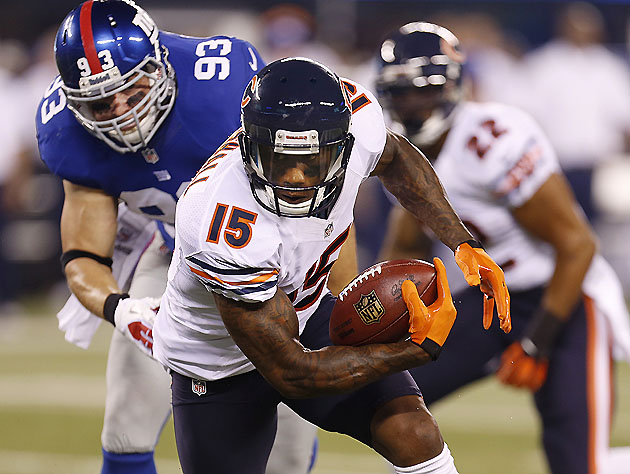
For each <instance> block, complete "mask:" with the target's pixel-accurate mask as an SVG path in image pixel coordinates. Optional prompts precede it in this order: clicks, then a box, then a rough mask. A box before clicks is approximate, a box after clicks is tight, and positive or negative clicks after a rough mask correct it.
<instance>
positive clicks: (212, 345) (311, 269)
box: [153, 83, 386, 380]
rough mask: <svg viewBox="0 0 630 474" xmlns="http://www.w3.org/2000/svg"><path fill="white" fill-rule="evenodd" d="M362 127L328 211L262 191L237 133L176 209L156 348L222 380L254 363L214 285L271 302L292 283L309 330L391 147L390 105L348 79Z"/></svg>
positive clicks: (172, 361) (164, 358)
mask: <svg viewBox="0 0 630 474" xmlns="http://www.w3.org/2000/svg"><path fill="white" fill-rule="evenodd" d="M347 89H348V91H349V93H350V99H351V101H352V105H353V115H352V125H351V128H350V132H351V133H352V134H353V135H354V137H355V142H354V146H353V148H352V153H351V155H350V159H349V163H348V168H347V171H346V175H345V180H344V183H343V188H342V192H341V194H340V196H339V199H338V200H337V203H336V204H335V205H334V207H333V209H332V211H331V213H330V215H329V217H328V219H326V220H324V219H320V218H315V217H302V218H287V217H279V216H277V215H276V214H273V213H271V212H269V211H267V210H265V209H264V208H263V207H262V206H260V205H259V204H258V202H257V201H256V200H255V199H254V196H253V194H252V191H251V188H250V182H249V180H248V177H247V174H246V172H245V168H244V165H243V159H242V157H241V151H240V148H239V146H238V140H237V139H236V134H235V135H234V136H232V137H231V138H230V139H228V140H227V141H226V143H225V144H224V145H223V146H222V147H221V148H219V150H218V151H217V152H216V153H215V154H214V155H213V156H212V157H211V158H210V159H209V160H208V161H207V162H206V164H205V165H204V166H203V167H202V168H201V170H200V171H199V173H198V174H197V175H196V176H195V178H194V179H193V181H192V182H191V184H190V185H189V187H188V189H187V190H186V192H185V193H184V194H183V195H182V197H181V198H180V200H179V202H178V204H177V209H176V220H175V228H176V237H175V251H174V254H173V260H172V262H171V266H170V269H169V275H168V284H167V288H166V292H165V294H164V296H163V298H162V303H161V306H160V311H159V313H158V316H157V319H156V323H155V326H154V329H153V335H154V340H155V342H154V346H153V353H154V356H155V357H156V358H157V359H158V360H159V361H160V362H162V363H163V364H164V365H165V366H166V367H169V368H171V369H173V370H175V371H176V372H179V373H181V374H184V375H187V376H190V377H198V378H202V379H206V380H216V379H221V378H224V377H228V376H232V375H236V374H240V373H244V372H247V371H250V370H253V369H254V366H253V364H252V363H251V362H250V361H249V360H248V359H247V357H245V355H244V354H243V353H242V352H241V350H240V349H239V347H238V346H237V345H236V343H235V342H234V341H233V340H232V338H231V337H230V334H229V333H228V331H227V329H226V328H225V326H224V324H223V321H222V319H221V315H220V314H219V312H218V310H217V308H216V306H215V304H214V297H213V295H212V292H216V293H220V294H222V295H224V296H226V297H229V298H233V299H236V300H241V301H244V302H252V303H253V302H261V301H265V300H268V299H270V298H271V297H273V296H274V294H275V293H276V291H277V290H278V289H281V290H282V291H284V292H285V293H286V294H287V295H288V296H289V298H290V299H291V301H292V302H293V306H294V308H295V310H296V313H297V316H298V320H299V328H300V333H301V332H302V330H303V329H304V326H305V325H306V322H307V321H308V319H309V317H310V316H311V315H312V314H313V313H314V312H315V310H316V308H317V306H318V305H319V302H320V300H321V299H322V297H323V296H324V295H325V294H326V293H327V292H328V291H329V290H328V289H327V286H326V283H327V281H328V273H329V271H330V267H331V266H332V263H333V262H334V261H335V260H336V259H337V257H338V255H339V250H340V247H341V244H342V243H343V242H344V241H345V239H346V237H347V235H348V232H349V229H350V226H351V224H352V221H353V208H354V203H355V200H356V197H357V193H358V190H359V186H360V184H361V183H362V182H363V181H364V180H365V179H366V178H367V177H368V176H369V174H370V173H371V172H372V170H373V169H374V168H375V166H376V164H377V163H378V160H379V158H380V156H381V153H382V152H383V148H384V146H385V140H386V129H385V124H384V121H383V115H382V110H381V107H380V105H378V103H377V102H376V99H375V98H374V96H373V95H372V94H371V93H370V92H368V91H367V90H366V89H364V88H363V87H361V86H359V85H356V84H354V83H347Z"/></svg>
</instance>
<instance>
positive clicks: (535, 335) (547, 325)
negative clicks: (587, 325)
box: [497, 309, 564, 392]
mask: <svg viewBox="0 0 630 474" xmlns="http://www.w3.org/2000/svg"><path fill="white" fill-rule="evenodd" d="M563 325H564V323H563V322H562V321H561V320H560V319H559V318H558V317H556V316H554V315H553V314H551V313H550V312H549V311H546V310H544V309H540V310H539V311H538V312H537V313H536V315H535V316H534V318H533V319H532V322H531V324H530V325H529V327H528V328H527V330H526V331H525V336H524V337H523V338H522V339H521V340H520V341H516V342H513V343H512V344H511V345H510V346H509V347H508V348H507V349H506V350H505V351H504V352H503V354H502V355H501V363H500V365H499V369H498V370H497V377H498V379H499V380H500V381H501V382H503V383H504V384H507V385H513V386H515V387H523V388H528V389H529V390H531V391H532V392H535V391H537V390H538V389H540V387H542V385H543V383H545V380H546V379H547V369H548V367H549V355H550V354H551V351H552V349H553V345H554V342H555V340H556V338H557V336H558V334H559V333H560V331H561V330H562V327H563Z"/></svg>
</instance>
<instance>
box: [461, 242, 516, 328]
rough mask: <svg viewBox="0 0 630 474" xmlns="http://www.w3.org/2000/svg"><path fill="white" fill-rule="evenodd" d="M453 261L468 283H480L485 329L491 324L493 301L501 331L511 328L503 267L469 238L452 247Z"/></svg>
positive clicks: (472, 284)
mask: <svg viewBox="0 0 630 474" xmlns="http://www.w3.org/2000/svg"><path fill="white" fill-rule="evenodd" d="M455 261H456V262H457V265H458V266H459V268H460V269H461V270H462V272H463V273H464V278H466V282H467V283H468V284H469V285H470V286H477V285H480V289H481V291H482V292H483V295H484V301H483V327H484V328H485V329H488V328H489V327H490V325H491V324H492V314H493V311H494V303H495V301H496V304H497V314H498V315H499V323H500V326H501V329H503V332H505V333H508V332H510V331H511V330H512V320H511V318H510V293H509V292H508V289H507V286H506V284H505V276H504V275H503V270H501V267H499V266H498V265H497V264H496V263H494V260H492V258H490V256H489V255H488V254H487V253H486V252H485V250H484V249H483V248H482V247H481V245H480V244H478V243H477V242H475V241H473V240H468V241H466V242H462V243H461V244H459V245H458V246H457V248H456V249H455Z"/></svg>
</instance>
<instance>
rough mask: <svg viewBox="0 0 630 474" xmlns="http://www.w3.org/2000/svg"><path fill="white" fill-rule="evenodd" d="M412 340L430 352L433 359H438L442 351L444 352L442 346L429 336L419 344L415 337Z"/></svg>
mask: <svg viewBox="0 0 630 474" xmlns="http://www.w3.org/2000/svg"><path fill="white" fill-rule="evenodd" d="M410 341H411V342H413V343H414V344H415V345H416V346H418V347H420V348H421V349H423V350H424V351H425V352H426V353H427V354H429V356H431V360H437V358H438V357H439V356H440V352H442V346H440V345H439V344H438V343H437V342H435V341H433V340H431V339H429V338H428V337H425V338H424V341H422V343H421V344H418V343H417V342H415V341H414V340H413V339H410Z"/></svg>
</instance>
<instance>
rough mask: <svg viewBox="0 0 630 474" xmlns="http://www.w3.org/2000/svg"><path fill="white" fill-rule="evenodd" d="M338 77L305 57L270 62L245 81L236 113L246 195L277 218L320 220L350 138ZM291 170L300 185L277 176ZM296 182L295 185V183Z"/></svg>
mask: <svg viewBox="0 0 630 474" xmlns="http://www.w3.org/2000/svg"><path fill="white" fill-rule="evenodd" d="M351 117H352V111H351V108H350V102H349V100H348V96H347V93H346V90H345V88H344V87H343V85H342V84H341V81H340V80H339V77H337V75H336V74H335V73H333V72H332V71H331V70H329V69H328V68H327V67H325V66H323V65H322V64H319V63H317V62H315V61H312V60H310V59H305V58H286V59H281V60H279V61H275V62H272V63H271V64H269V65H267V66H266V67H265V68H263V69H262V70H261V71H260V72H259V73H258V74H257V75H256V76H254V77H253V78H252V81H251V82H250V84H249V86H247V88H246V89H245V93H244V95H243V102H242V107H241V122H242V125H243V130H244V131H243V133H242V134H241V135H240V143H241V151H242V154H243V160H244V162H245V169H246V170H247V174H248V176H249V180H250V183H251V187H252V192H253V193H254V197H255V198H256V200H257V201H258V203H259V204H261V205H262V206H263V207H264V208H265V209H267V210H269V211H271V212H274V213H276V214H277V215H279V216H285V217H309V216H316V217H320V218H327V216H328V214H329V213H330V210H331V209H332V207H333V206H334V204H335V202H336V201H337V198H338V197H339V194H340V193H341V187H342V185H343V180H344V177H345V172H346V167H347V165H348V160H349V157H350V152H351V151H352V145H353V143H354V138H353V136H352V134H351V133H350V132H349V129H350V119H351ZM296 169H297V170H298V171H297V173H298V174H300V175H301V176H302V177H304V176H306V178H305V179H303V180H302V181H301V182H298V183H296V181H295V180H287V179H286V178H284V177H283V173H285V172H287V170H296ZM298 181H299V180H298Z"/></svg>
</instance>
